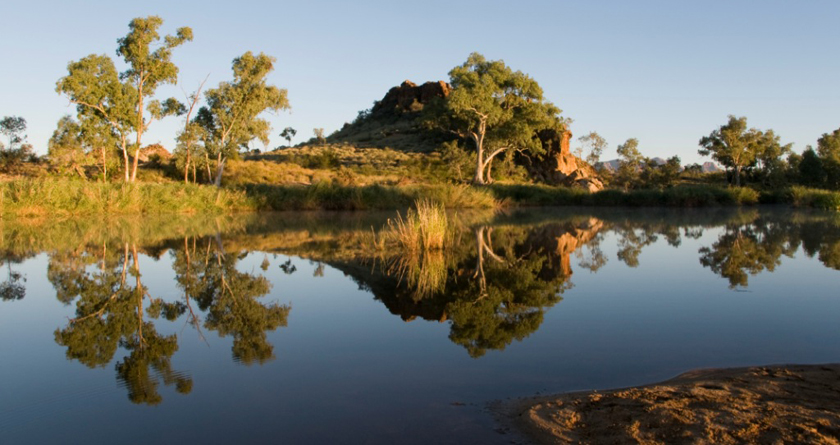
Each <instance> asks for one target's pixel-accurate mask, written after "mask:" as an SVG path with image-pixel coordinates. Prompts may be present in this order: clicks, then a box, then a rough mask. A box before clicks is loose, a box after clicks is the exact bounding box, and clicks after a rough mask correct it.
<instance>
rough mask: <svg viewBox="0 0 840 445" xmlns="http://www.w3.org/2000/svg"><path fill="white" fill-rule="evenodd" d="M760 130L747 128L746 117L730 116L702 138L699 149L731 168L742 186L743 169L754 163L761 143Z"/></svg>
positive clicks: (700, 151) (702, 153)
mask: <svg viewBox="0 0 840 445" xmlns="http://www.w3.org/2000/svg"><path fill="white" fill-rule="evenodd" d="M760 136H761V135H760V132H759V131H757V130H755V129H748V128H747V118H746V117H735V116H731V115H730V116H729V122H727V123H726V124H725V125H722V126H721V127H720V128H718V129H717V130H715V131H713V132H712V133H711V134H709V135H708V136H705V137H703V138H702V139H700V146H701V147H703V148H701V149H700V150H698V153H700V154H701V155H703V156H709V155H712V158H713V159H714V160H716V161H718V162H720V163H721V164H722V165H723V166H725V167H728V168H731V169H732V170H733V171H734V173H735V185H736V186H738V187H740V186H741V171H742V170H743V169H744V168H745V167H748V166H750V165H752V164H753V163H754V162H755V160H756V157H757V156H758V154H759V153H760V148H761V145H760V144H759V143H757V142H759V141H758V140H759V138H760Z"/></svg>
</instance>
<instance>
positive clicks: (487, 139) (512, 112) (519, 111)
mask: <svg viewBox="0 0 840 445" xmlns="http://www.w3.org/2000/svg"><path fill="white" fill-rule="evenodd" d="M449 77H450V83H451V84H452V88H453V89H452V92H451V93H450V94H449V96H448V97H447V98H446V99H445V100H442V101H433V102H432V103H430V104H429V106H427V107H426V108H425V109H424V113H425V115H426V117H425V120H426V122H427V123H428V125H429V126H431V127H435V128H439V129H442V130H444V131H448V132H452V133H454V134H457V135H458V136H459V137H461V138H463V139H467V140H470V141H472V143H473V144H474V145H475V149H476V165H475V175H474V178H473V182H475V183H476V184H484V183H485V182H486V181H491V180H492V178H490V177H489V175H488V174H487V172H488V170H489V169H490V166H491V163H492V161H493V159H494V158H495V157H496V156H497V155H499V154H501V153H503V152H505V151H508V150H518V151H528V152H531V153H541V152H542V150H543V149H542V145H541V144H540V142H539V140H538V139H537V138H535V135H536V132H537V131H538V130H541V129H545V128H560V127H562V126H563V122H562V121H561V120H560V118H559V117H558V115H559V114H560V109H558V108H557V107H555V106H554V105H553V104H551V103H550V102H548V101H546V100H545V99H544V98H543V92H542V89H541V88H540V86H539V85H538V84H537V82H536V81H535V80H533V79H532V78H531V77H530V76H528V75H527V74H524V73H522V72H521V71H513V70H512V69H511V68H509V67H508V66H507V65H505V63H504V62H503V61H501V60H495V61H488V60H487V59H485V58H484V56H482V55H481V54H478V53H473V54H470V56H469V58H468V59H467V61H466V62H465V63H464V64H463V65H461V66H457V67H455V68H453V69H452V71H450V72H449Z"/></svg>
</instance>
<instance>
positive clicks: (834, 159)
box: [817, 129, 840, 190]
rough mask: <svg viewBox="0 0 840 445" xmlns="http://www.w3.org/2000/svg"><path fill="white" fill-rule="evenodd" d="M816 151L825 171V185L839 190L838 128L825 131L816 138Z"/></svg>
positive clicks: (839, 148) (839, 153)
mask: <svg viewBox="0 0 840 445" xmlns="http://www.w3.org/2000/svg"><path fill="white" fill-rule="evenodd" d="M817 153H819V156H820V160H821V161H822V167H823V170H824V172H825V186H826V187H828V188H830V189H832V190H840V129H837V130H834V131H833V132H831V133H825V134H823V135H822V137H820V138H819V139H818V140H817Z"/></svg>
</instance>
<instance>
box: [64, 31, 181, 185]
mask: <svg viewBox="0 0 840 445" xmlns="http://www.w3.org/2000/svg"><path fill="white" fill-rule="evenodd" d="M162 24H163V20H162V19H161V18H160V17H156V16H149V17H146V18H136V19H134V20H132V21H131V23H129V33H128V34H127V35H126V36H125V37H122V38H120V39H118V40H117V43H118V44H119V46H118V48H117V55H119V56H121V57H123V59H124V60H125V62H126V63H127V64H128V69H127V70H126V71H124V72H122V73H119V74H118V73H117V69H116V67H115V66H114V61H113V60H111V58H110V57H108V56H106V55H96V54H91V55H89V56H87V57H84V58H82V59H80V60H79V61H76V62H70V64H68V66H67V71H68V74H67V75H66V76H64V77H62V78H61V79H59V80H58V82H57V84H56V92H58V93H59V94H64V95H66V96H68V97H69V99H70V102H71V103H74V104H76V111H77V116H78V118H79V120H80V121H84V120H86V119H100V120H102V121H104V122H106V123H107V124H108V126H109V127H110V129H109V132H110V133H112V134H113V137H114V139H115V140H116V141H118V142H117V144H118V146H119V149H120V151H121V152H122V155H123V162H124V174H125V181H126V182H129V181H134V180H135V179H136V177H137V163H138V155H139V153H140V147H141V144H142V138H143V134H144V133H145V132H146V130H148V129H149V125H151V123H152V121H154V120H157V119H161V118H163V117H164V116H167V115H170V114H176V113H180V112H182V111H183V108H184V107H183V105H182V104H180V103H179V102H178V101H177V100H175V99H174V98H169V99H166V100H165V101H163V102H161V101H159V100H156V99H154V94H155V90H156V89H157V88H158V87H159V86H161V85H164V84H170V83H175V82H176V81H177V78H178V67H177V66H175V64H174V63H173V62H172V61H171V58H172V50H173V49H174V48H175V47H177V46H180V45H181V44H183V43H184V42H186V41H188V40H192V30H191V29H190V28H179V29H178V30H177V33H176V35H175V36H171V35H167V36H165V37H164V38H163V42H160V40H161V38H160V35H159V34H158V31H157V30H158V28H159V27H160V25H162ZM153 46H154V47H156V49H154V50H152V49H151V47H153ZM132 134H133V135H135V140H134V143H133V144H129V137H130V136H131V135H132ZM132 148H133V151H134V153H133V159H134V162H133V165H132V164H131V163H130V160H129V149H132Z"/></svg>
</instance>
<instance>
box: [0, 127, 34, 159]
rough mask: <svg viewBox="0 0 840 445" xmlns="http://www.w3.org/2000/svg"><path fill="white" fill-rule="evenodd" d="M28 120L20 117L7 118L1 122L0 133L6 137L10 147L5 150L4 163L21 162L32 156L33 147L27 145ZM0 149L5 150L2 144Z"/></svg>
mask: <svg viewBox="0 0 840 445" xmlns="http://www.w3.org/2000/svg"><path fill="white" fill-rule="evenodd" d="M24 131H26V119H24V118H22V117H20V116H6V117H4V118H3V119H2V120H0V133H3V135H5V136H6V139H7V140H8V143H9V145H8V146H6V147H5V148H4V150H3V153H2V154H3V158H4V159H3V161H4V162H19V161H21V160H22V159H23V158H24V157H25V156H27V155H29V154H31V152H32V146H31V145H29V144H27V143H26V134H24ZM0 148H3V146H2V144H0Z"/></svg>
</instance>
